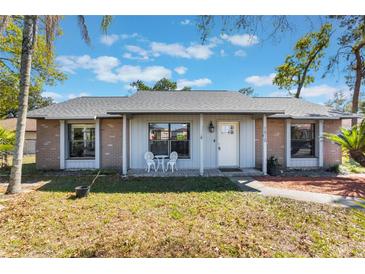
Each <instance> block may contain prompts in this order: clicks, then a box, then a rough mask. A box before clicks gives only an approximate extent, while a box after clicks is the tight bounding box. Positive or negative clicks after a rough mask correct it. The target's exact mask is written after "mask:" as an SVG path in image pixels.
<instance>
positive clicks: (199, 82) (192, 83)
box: [177, 78, 212, 89]
mask: <svg viewBox="0 0 365 274" xmlns="http://www.w3.org/2000/svg"><path fill="white" fill-rule="evenodd" d="M211 83H212V81H211V80H210V79H208V78H200V79H196V80H187V79H180V80H177V89H182V88H184V87H203V86H207V85H210V84H211Z"/></svg>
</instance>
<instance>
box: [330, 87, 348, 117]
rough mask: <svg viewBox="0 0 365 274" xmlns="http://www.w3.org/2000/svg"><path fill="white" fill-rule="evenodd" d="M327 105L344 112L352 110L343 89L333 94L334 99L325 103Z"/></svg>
mask: <svg viewBox="0 0 365 274" xmlns="http://www.w3.org/2000/svg"><path fill="white" fill-rule="evenodd" d="M325 105H326V106H328V107H330V108H332V109H335V110H338V111H342V112H344V111H349V110H351V106H349V100H348V98H347V96H346V94H345V92H344V91H343V90H342V89H341V90H338V91H336V92H335V93H334V94H333V98H331V99H329V100H328V101H327V102H325Z"/></svg>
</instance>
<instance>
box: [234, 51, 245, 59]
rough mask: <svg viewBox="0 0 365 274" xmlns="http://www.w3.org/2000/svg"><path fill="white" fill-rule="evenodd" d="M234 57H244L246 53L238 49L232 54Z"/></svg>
mask: <svg viewBox="0 0 365 274" xmlns="http://www.w3.org/2000/svg"><path fill="white" fill-rule="evenodd" d="M234 55H235V56H238V57H246V56H247V53H246V52H245V51H244V50H242V49H239V50H236V51H235V52H234Z"/></svg>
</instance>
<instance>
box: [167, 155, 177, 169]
mask: <svg viewBox="0 0 365 274" xmlns="http://www.w3.org/2000/svg"><path fill="white" fill-rule="evenodd" d="M177 158H178V155H177V152H176V151H173V152H171V154H170V160H169V161H168V162H167V165H166V170H168V169H169V166H170V167H171V172H174V168H175V170H177V168H176V161H177Z"/></svg>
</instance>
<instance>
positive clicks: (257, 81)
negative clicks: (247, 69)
mask: <svg viewBox="0 0 365 274" xmlns="http://www.w3.org/2000/svg"><path fill="white" fill-rule="evenodd" d="M274 77H275V73H271V74H269V75H262V76H260V75H252V76H249V77H247V78H246V79H245V81H246V82H247V83H249V84H251V85H254V86H256V87H262V86H270V85H272V80H273V79H274Z"/></svg>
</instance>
